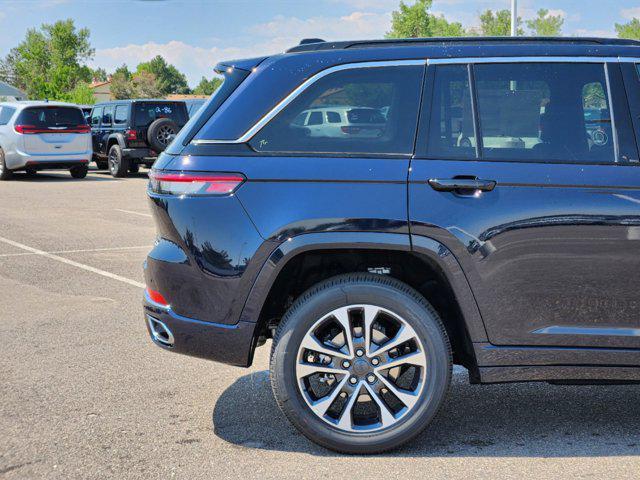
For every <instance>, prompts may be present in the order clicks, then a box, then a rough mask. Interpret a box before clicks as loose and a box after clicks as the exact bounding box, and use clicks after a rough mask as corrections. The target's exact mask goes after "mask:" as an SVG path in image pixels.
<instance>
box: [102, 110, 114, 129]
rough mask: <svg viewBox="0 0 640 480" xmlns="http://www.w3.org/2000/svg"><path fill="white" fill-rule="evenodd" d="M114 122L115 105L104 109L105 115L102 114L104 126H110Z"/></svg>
mask: <svg viewBox="0 0 640 480" xmlns="http://www.w3.org/2000/svg"><path fill="white" fill-rule="evenodd" d="M112 120H113V105H109V106H108V107H104V113H103V114H102V126H105V125H106V126H110V125H111V122H112Z"/></svg>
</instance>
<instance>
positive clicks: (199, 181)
mask: <svg viewBox="0 0 640 480" xmlns="http://www.w3.org/2000/svg"><path fill="white" fill-rule="evenodd" d="M245 180H246V178H245V177H244V176H242V175H240V174H237V173H185V172H158V171H156V170H151V171H150V172H149V190H151V191H152V192H153V193H161V194H166V195H229V194H231V193H233V192H235V191H236V190H237V189H238V187H239V186H240V185H242V183H243V182H244V181H245Z"/></svg>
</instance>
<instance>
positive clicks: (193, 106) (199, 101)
mask: <svg viewBox="0 0 640 480" xmlns="http://www.w3.org/2000/svg"><path fill="white" fill-rule="evenodd" d="M206 101H207V99H206V98H193V99H189V100H185V101H184V103H185V105H186V106H187V113H188V115H189V118H191V117H193V116H194V115H195V114H196V113H198V110H200V109H201V108H202V106H203V105H204V104H205V103H206Z"/></svg>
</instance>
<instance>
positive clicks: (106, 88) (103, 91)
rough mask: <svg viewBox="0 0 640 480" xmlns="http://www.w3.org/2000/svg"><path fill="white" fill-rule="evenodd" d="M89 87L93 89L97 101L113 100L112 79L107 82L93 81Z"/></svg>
mask: <svg viewBox="0 0 640 480" xmlns="http://www.w3.org/2000/svg"><path fill="white" fill-rule="evenodd" d="M89 87H90V88H91V90H93V96H94V97H95V98H96V102H106V101H109V100H113V96H112V95H111V80H107V81H106V82H93V83H92V84H91V85H89Z"/></svg>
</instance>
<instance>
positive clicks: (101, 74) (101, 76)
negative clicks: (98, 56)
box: [91, 67, 109, 82]
mask: <svg viewBox="0 0 640 480" xmlns="http://www.w3.org/2000/svg"><path fill="white" fill-rule="evenodd" d="M108 78H109V76H108V75H107V71H106V70H105V69H104V68H102V67H100V68H96V69H95V70H92V71H91V79H92V80H93V81H94V82H106V81H107V79H108Z"/></svg>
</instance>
